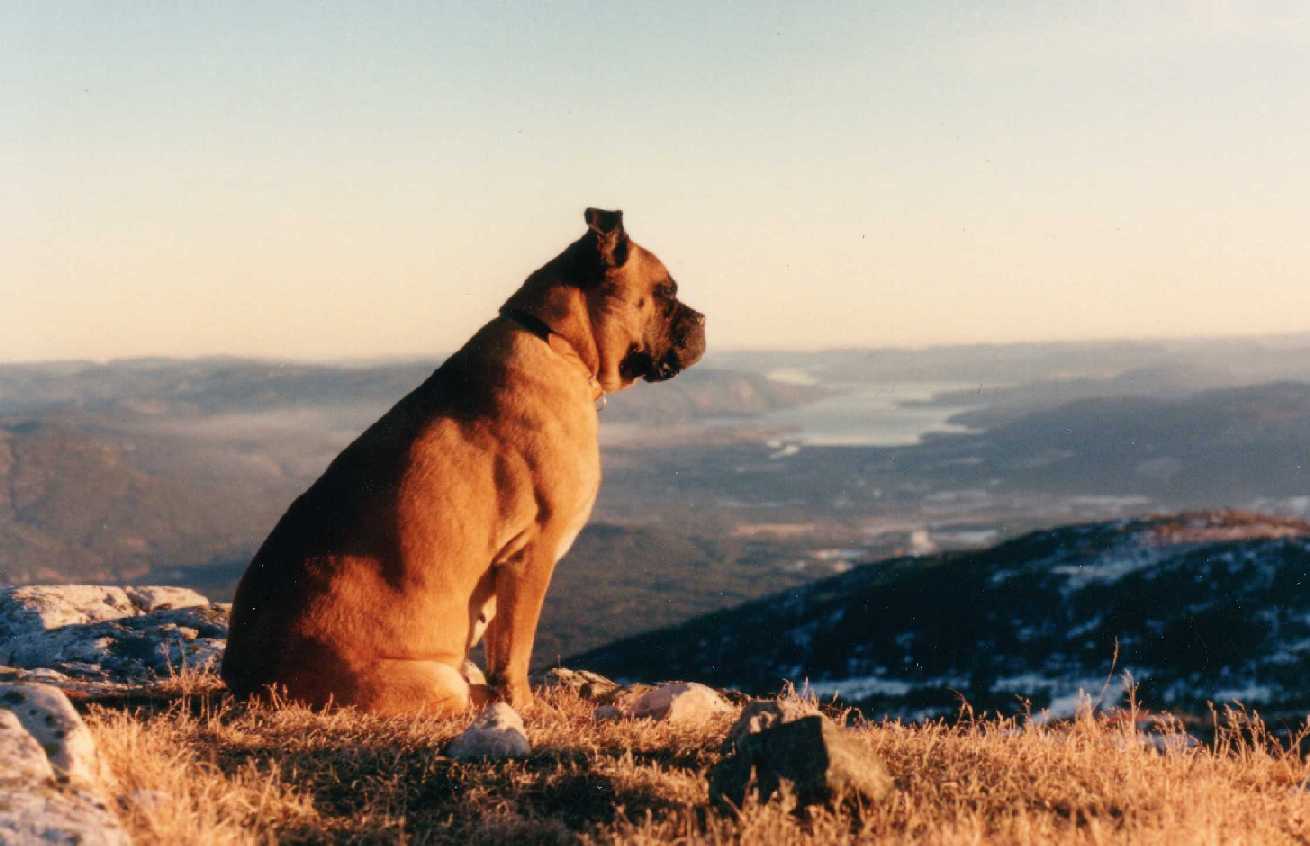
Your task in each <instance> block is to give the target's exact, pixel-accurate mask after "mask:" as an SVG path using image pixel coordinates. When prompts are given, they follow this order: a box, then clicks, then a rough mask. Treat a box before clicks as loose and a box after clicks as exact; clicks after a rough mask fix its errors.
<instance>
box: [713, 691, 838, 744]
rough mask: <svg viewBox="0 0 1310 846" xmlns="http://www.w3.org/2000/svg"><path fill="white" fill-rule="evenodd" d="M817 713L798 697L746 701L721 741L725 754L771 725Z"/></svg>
mask: <svg viewBox="0 0 1310 846" xmlns="http://www.w3.org/2000/svg"><path fill="white" fill-rule="evenodd" d="M818 713H819V709H818V708H816V707H815V706H813V705H811V704H809V703H807V702H804V701H801V700H799V699H756V700H752V701H751V702H747V703H746V706H745V707H744V708H742V709H741V716H740V717H738V718H737V722H735V723H733V724H732V728H730V729H728V736H727V738H725V739H724V741H723V749H722V751H723V752H724V753H725V754H728V753H732V752H736V751H737V748H738V745H739V744H740V743H741V741H742V740H744V739H745V738H747V737H749V736H750V735H752V734H759V733H760V732H762V731H764V730H765V729H769V728H772V727H773V726H777V725H782V724H783V723H790V722H794V721H796V720H799V719H801V718H802V717H812V716H814V715H816V714H818Z"/></svg>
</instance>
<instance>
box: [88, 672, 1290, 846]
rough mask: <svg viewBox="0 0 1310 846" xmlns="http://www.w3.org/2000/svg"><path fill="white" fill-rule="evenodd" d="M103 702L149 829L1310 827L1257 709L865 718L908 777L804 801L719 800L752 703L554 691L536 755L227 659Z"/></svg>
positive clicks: (688, 837) (923, 838) (497, 837)
mask: <svg viewBox="0 0 1310 846" xmlns="http://www.w3.org/2000/svg"><path fill="white" fill-rule="evenodd" d="M85 707H86V709H87V710H88V712H89V715H88V722H89V724H90V726H91V728H92V731H93V732H94V734H95V736H96V741H97V743H98V745H99V747H100V749H101V754H102V755H103V756H104V757H105V758H106V759H107V762H108V765H109V767H110V768H111V770H112V773H113V776H114V778H115V779H116V782H117V794H118V796H119V801H120V805H121V808H122V811H123V817H124V820H125V822H126V824H127V826H128V827H129V830H130V831H131V832H132V834H133V835H134V837H135V838H136V840H137V842H139V843H141V844H165V843H167V844H174V843H206V844H211V843H212V844H222V843H264V842H274V841H276V842H411V843H461V844H463V843H574V842H582V843H632V844H656V843H658V844H668V843H702V842H706V843H796V844H820V843H822V844H829V843H843V842H877V843H965V842H970V843H976V842H993V843H1043V844H1045V843H1104V842H1131V843H1234V842H1243V843H1304V842H1306V841H1307V839H1310V792H1307V789H1306V788H1307V784H1308V783H1310V765H1308V764H1307V762H1306V760H1305V758H1304V757H1302V755H1301V754H1299V752H1298V751H1297V749H1298V747H1299V746H1300V745H1301V741H1302V739H1303V737H1302V736H1295V737H1292V738H1290V739H1284V740H1282V741H1280V740H1277V739H1275V738H1274V737H1273V735H1272V734H1271V733H1270V732H1269V731H1267V730H1266V729H1265V727H1264V725H1263V724H1262V723H1261V722H1260V720H1259V719H1258V718H1257V717H1254V716H1248V715H1246V714H1244V713H1241V712H1228V713H1227V714H1226V715H1224V716H1221V717H1218V718H1217V720H1216V724H1215V728H1216V730H1215V731H1214V733H1213V737H1212V739H1211V740H1210V742H1209V743H1207V744H1204V745H1202V744H1197V745H1191V746H1188V745H1186V744H1185V743H1183V742H1182V741H1184V740H1185V737H1184V736H1183V735H1182V734H1181V728H1180V727H1179V726H1178V725H1176V724H1172V725H1170V724H1166V725H1164V726H1163V728H1162V729H1161V730H1160V731H1161V733H1160V734H1158V735H1157V741H1156V743H1154V744H1150V743H1144V742H1143V735H1141V734H1140V733H1138V732H1137V730H1136V728H1135V725H1139V723H1138V722H1137V721H1136V720H1134V719H1133V717H1134V715H1133V714H1131V713H1129V714H1126V715H1125V714H1123V713H1120V714H1118V715H1111V716H1106V715H1092V714H1090V713H1083V714H1082V715H1080V716H1079V717H1078V718H1077V719H1075V720H1073V721H1071V722H1067V723H1062V724H1048V725H1041V724H1037V723H1036V722H1026V723H1025V722H1024V721H1022V720H1020V719H1013V718H1005V719H1001V718H995V719H973V718H972V717H971V716H970V715H969V714H968V713H967V712H966V713H965V714H964V715H963V718H962V719H960V720H959V721H958V722H955V723H954V724H949V725H948V724H947V723H945V722H934V723H928V724H924V725H917V726H908V725H903V724H900V723H897V722H882V723H865V722H863V721H862V720H860V719H859V718H858V717H856V718H854V719H853V720H852V722H851V725H852V727H853V730H854V731H855V732H856V734H857V736H858V738H859V740H860V742H862V743H864V744H866V745H867V746H868V747H869V748H870V749H871V750H873V751H875V752H876V753H877V754H879V755H880V756H882V758H883V760H884V761H885V762H886V764H887V767H888V769H889V770H890V771H891V773H892V775H893V776H894V777H895V779H896V783H897V790H896V792H895V793H894V795H893V797H892V798H891V799H890V800H888V801H886V802H884V803H880V804H877V805H874V806H870V807H853V806H849V805H848V806H843V807H839V808H837V809H833V810H820V811H815V812H812V813H810V814H809V815H808V816H805V817H800V816H797V815H795V814H793V813H792V812H791V811H790V809H789V808H788V807H787V804H786V803H785V802H783V803H779V802H776V801H775V802H773V803H771V804H768V805H764V806H760V805H756V804H754V803H753V800H748V803H747V806H746V807H745V808H743V809H742V810H741V811H740V812H739V813H737V814H729V815H724V814H720V813H717V812H715V811H712V810H711V809H710V808H709V806H708V803H707V791H706V781H705V774H706V770H707V769H708V768H709V767H710V766H711V765H713V764H714V763H715V762H716V761H717V760H718V759H719V757H720V754H721V753H720V749H719V744H720V743H721V741H722V739H723V736H724V733H725V731H726V729H727V728H728V726H729V725H730V724H731V722H732V721H733V720H734V719H735V713H730V714H725V715H722V716H720V717H717V718H714V719H713V720H711V721H710V722H709V723H707V724H705V725H698V726H687V727H677V726H673V725H670V724H667V723H656V722H651V721H649V720H629V721H619V722H597V721H596V720H594V718H593V716H592V713H591V712H592V703H590V702H587V701H584V700H582V699H579V698H577V697H576V696H574V695H572V694H570V693H566V692H562V691H555V692H549V693H547V694H546V695H544V696H543V697H541V698H540V699H539V701H538V703H537V704H536V706H535V707H534V708H533V709H532V710H531V711H529V712H528V713H527V715H526V721H527V726H528V733H529V736H530V738H531V741H532V744H533V753H532V755H531V756H530V757H528V758H527V759H524V760H520V761H513V762H499V763H460V762H457V761H454V760H452V759H450V758H447V757H444V756H443V755H442V748H443V746H444V744H445V743H446V742H447V741H448V740H450V739H451V738H452V737H454V736H455V735H456V734H457V733H458V732H459V731H460V730H462V729H463V727H464V725H465V723H466V722H467V721H466V720H463V719H458V720H449V719H447V720H436V719H422V718H404V719H399V718H378V717H370V716H365V715H361V714H358V713H355V712H353V711H349V710H346V711H337V712H334V713H329V714H320V713H314V712H311V711H307V710H305V709H302V708H299V707H294V706H265V707H247V706H244V705H238V704H234V703H233V702H232V701H231V700H230V699H228V698H226V697H225V696H224V695H223V694H222V691H221V690H220V689H219V687H218V685H217V682H216V680H215V679H213V678H212V677H205V676H202V677H192V678H190V679H187V680H185V682H184V683H174V684H173V685H172V686H171V688H168V687H166V688H165V690H164V692H163V693H162V694H160V695H157V696H154V697H151V698H146V697H142V698H137V699H133V700H130V701H118V702H112V701H102V702H100V703H90V704H86V705H85ZM836 716H838V717H839V718H840V717H841V716H843V715H841V714H838V715H836ZM1138 716H1140V715H1138ZM1173 741H1178V742H1173ZM1160 749H1165V750H1168V751H1164V752H1162V751H1160Z"/></svg>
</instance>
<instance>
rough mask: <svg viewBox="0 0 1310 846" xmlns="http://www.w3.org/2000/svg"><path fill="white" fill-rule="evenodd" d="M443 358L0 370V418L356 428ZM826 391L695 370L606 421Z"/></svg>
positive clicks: (628, 401) (731, 410)
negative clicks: (203, 420)
mask: <svg viewBox="0 0 1310 846" xmlns="http://www.w3.org/2000/svg"><path fill="white" fill-rule="evenodd" d="M440 363H441V362H440V361H439V360H430V361H405V362H397V363H393V364H376V365H367V366H365V365H360V366H347V365H335V366H334V365H323V364H304V363H298V362H286V361H257V360H249V359H228V358H204V359H193V360H180V359H136V360H125V361H112V362H108V363H106V364H97V363H93V362H55V363H49V364H7V365H0V416H3V415H20V414H21V415H39V414H44V413H49V412H56V411H57V412H68V411H79V412H82V413H85V414H96V415H102V416H104V417H106V418H107V419H110V420H130V419H131V418H133V417H137V416H142V417H165V416H167V417H174V418H176V417H180V416H188V417H195V416H211V415H218V414H252V413H262V412H272V411H285V410H287V409H291V408H320V409H323V410H325V411H329V412H332V413H333V414H336V415H340V414H342V413H345V414H347V415H348V417H349V418H350V419H351V420H352V421H353V422H355V423H356V424H357V426H358V428H359V429H361V430H362V429H363V427H364V426H365V425H367V424H368V423H371V422H372V421H373V420H374V419H376V418H377V417H379V416H380V415H381V414H382V412H384V411H386V410H387V409H388V408H390V407H391V406H392V405H393V404H394V403H396V402H397V401H398V400H399V399H400V398H401V397H403V396H405V395H406V394H407V393H409V392H410V391H411V390H413V389H414V388H415V387H416V386H418V385H419V384H420V383H422V382H423V380H424V379H426V378H427V376H428V375H429V374H430V373H431V372H432V371H433V370H434V369H435V368H436V367H437V366H439V365H440ZM826 393H827V391H826V389H823V388H819V387H816V386H812V385H794V384H785V383H782V382H776V381H773V380H770V379H768V378H766V377H765V376H764V374H761V373H753V372H745V371H734V370H721V369H720V370H714V369H709V368H697V369H695V370H690V371H688V372H687V373H684V374H682V375H681V376H679V378H678V379H676V380H674V381H672V382H669V383H668V384H665V385H660V386H659V388H658V389H652V388H649V387H646V386H643V385H638V386H637V387H636V388H634V389H632V390H628V391H624V392H623V393H622V394H618V395H616V396H614V397H613V398H612V401H611V403H610V407H609V408H607V409H606V416H607V419H613V420H625V421H645V422H670V421H681V420H692V419H696V418H699V417H731V416H741V415H752V414H759V413H762V412H766V411H772V410H776V409H780V408H789V407H791V406H793V405H797V404H799V403H803V402H809V401H811V400H813V399H817V398H818V397H820V396H824V395H825V394H826Z"/></svg>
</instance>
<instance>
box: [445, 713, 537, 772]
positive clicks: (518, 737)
mask: <svg viewBox="0 0 1310 846" xmlns="http://www.w3.org/2000/svg"><path fill="white" fill-rule="evenodd" d="M531 749H532V747H531V746H530V745H529V744H528V735H527V732H526V731H525V730H524V728H523V718H522V717H520V716H519V714H518V712H517V711H515V710H514V709H513V708H511V707H510V706H509V705H507V704H506V703H504V702H493V703H491V704H490V705H488V706H487V707H486V708H483V709H482V713H481V714H479V715H478V718H477V719H476V720H474V721H473V724H472V725H470V726H469V727H468V728H467V729H465V730H464V733H463V734H461V735H460V736H459V737H456V738H455V739H454V740H452V741H451V742H450V746H448V747H447V748H446V754H447V755H449V756H450V757H452V758H459V759H461V760H468V759H470V758H491V759H499V758H519V757H522V756H524V755H527V754H528V752H530V751H531Z"/></svg>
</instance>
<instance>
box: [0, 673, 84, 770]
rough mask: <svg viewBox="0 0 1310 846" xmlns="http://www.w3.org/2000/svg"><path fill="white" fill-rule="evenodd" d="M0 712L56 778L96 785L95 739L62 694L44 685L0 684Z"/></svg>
mask: <svg viewBox="0 0 1310 846" xmlns="http://www.w3.org/2000/svg"><path fill="white" fill-rule="evenodd" d="M0 709H2V710H0V713H6V714H12V715H13V716H14V717H15V718H16V719H17V720H18V722H19V724H20V725H22V727H23V729H24V730H25V731H26V732H27V733H28V735H30V736H31V737H32V738H33V739H34V740H35V741H36V743H37V744H38V745H39V746H40V748H41V749H43V750H44V752H45V756H46V757H47V758H48V759H49V761H50V765H51V766H52V767H53V768H54V772H55V774H56V775H57V776H59V777H60V778H62V779H69V780H72V781H81V782H85V783H88V784H96V783H98V782H99V781H100V776H101V770H100V756H99V754H98V753H97V752H96V744H95V738H93V737H92V736H91V730H90V729H88V728H87V727H86V723H84V722H82V716H81V715H80V714H78V713H77V711H76V710H75V709H74V708H73V703H71V702H69V701H68V697H67V696H65V695H64V692H63V691H62V690H60V689H59V688H57V687H52V686H51V685H48V684H0Z"/></svg>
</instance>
